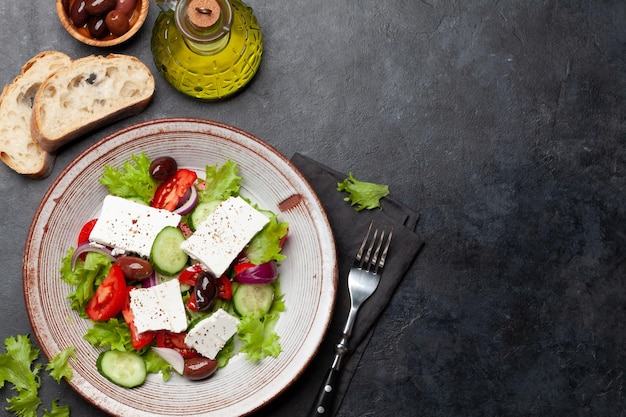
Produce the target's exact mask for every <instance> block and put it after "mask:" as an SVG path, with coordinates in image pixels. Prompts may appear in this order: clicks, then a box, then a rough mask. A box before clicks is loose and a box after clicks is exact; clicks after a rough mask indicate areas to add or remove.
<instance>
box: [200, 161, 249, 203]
mask: <svg viewBox="0 0 626 417" xmlns="http://www.w3.org/2000/svg"><path fill="white" fill-rule="evenodd" d="M205 171H206V178H205V185H204V189H203V190H199V191H198V198H199V200H200V202H202V203H208V202H211V201H224V200H227V199H228V197H231V196H236V195H238V194H239V188H240V183H241V180H242V177H240V176H239V175H238V174H239V168H238V167H237V164H236V163H235V162H233V161H231V160H230V159H229V160H227V161H226V162H225V163H224V165H222V166H221V167H218V165H217V164H216V165H213V166H210V165H207V166H206V169H205Z"/></svg>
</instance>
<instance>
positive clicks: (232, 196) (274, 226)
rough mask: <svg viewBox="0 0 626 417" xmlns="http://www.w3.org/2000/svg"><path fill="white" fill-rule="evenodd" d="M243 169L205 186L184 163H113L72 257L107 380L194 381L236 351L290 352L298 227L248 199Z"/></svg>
mask: <svg viewBox="0 0 626 417" xmlns="http://www.w3.org/2000/svg"><path fill="white" fill-rule="evenodd" d="M241 181H242V177H241V176H239V169H238V167H237V164H236V163H235V162H233V161H231V160H227V161H225V162H224V164H223V165H221V166H219V165H215V166H209V165H207V166H206V168H205V172H204V178H202V176H198V174H197V173H196V171H193V170H190V169H186V168H180V167H178V163H177V161H176V160H175V159H173V158H172V157H169V156H163V157H159V158H155V159H154V160H150V159H149V158H148V156H147V155H145V154H144V153H142V154H139V155H133V156H132V157H131V159H130V160H128V161H126V162H125V163H124V164H123V165H122V166H121V167H119V168H117V167H113V166H106V167H105V169H104V172H103V174H102V176H101V179H100V182H101V183H102V185H103V186H105V187H106V188H107V189H108V195H107V196H106V197H105V198H104V201H103V202H102V208H101V210H100V213H99V214H98V216H97V218H94V219H86V222H85V224H84V226H83V227H82V229H81V230H80V232H79V233H78V236H77V238H76V246H71V247H70V248H69V249H68V251H67V253H66V255H65V257H64V258H63V260H62V266H61V269H60V272H61V279H62V280H63V281H65V282H66V283H67V284H69V285H70V287H71V292H70V294H69V295H68V300H69V303H70V306H71V308H72V309H73V310H75V311H77V312H78V314H79V316H80V317H82V318H85V319H89V320H91V322H92V325H91V326H90V327H88V329H87V332H86V334H85V335H84V339H85V340H87V341H88V342H90V343H91V344H92V345H93V346H95V347H97V348H101V353H100V355H99V357H98V359H97V364H96V365H97V368H98V371H99V372H100V373H101V374H102V375H103V376H104V377H106V378H107V379H109V380H110V381H112V382H113V383H115V384H118V385H120V386H123V387H127V388H133V387H136V386H139V385H141V384H142V383H143V382H144V381H145V379H146V376H147V374H148V373H161V374H162V376H163V380H167V379H169V378H170V377H171V375H172V372H175V373H177V374H180V375H182V376H184V377H186V378H188V379H190V380H201V379H205V378H208V377H210V376H211V375H213V374H214V373H215V372H216V370H218V369H219V368H222V367H224V366H226V365H227V364H228V361H229V360H230V359H231V358H232V357H233V356H234V355H236V354H238V353H241V354H244V355H245V357H246V359H248V360H251V361H259V360H262V359H264V358H266V357H268V356H270V357H276V356H278V355H279V354H280V352H281V346H280V342H279V339H280V337H279V336H278V334H276V332H275V331H274V326H275V324H276V322H277V320H278V318H279V316H280V314H281V312H282V311H284V309H285V306H284V302H283V294H282V293H281V291H280V279H279V264H280V262H281V261H282V260H283V259H284V255H283V254H282V253H281V250H282V248H283V245H284V242H285V240H286V238H287V234H288V229H289V227H288V224H287V223H286V222H281V221H279V220H278V217H277V215H276V214H275V213H273V212H271V211H268V210H264V209H262V208H260V207H258V205H257V204H255V203H254V202H251V201H249V199H247V198H244V197H243V196H241V195H240V194H239V192H240V183H241Z"/></svg>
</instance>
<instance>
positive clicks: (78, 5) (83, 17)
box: [70, 0, 89, 28]
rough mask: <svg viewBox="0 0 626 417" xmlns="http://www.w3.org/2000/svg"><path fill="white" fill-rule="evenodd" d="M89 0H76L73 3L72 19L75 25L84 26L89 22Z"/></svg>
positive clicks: (71, 9)
mask: <svg viewBox="0 0 626 417" xmlns="http://www.w3.org/2000/svg"><path fill="white" fill-rule="evenodd" d="M86 3H87V0H76V1H74V3H72V7H71V8H70V19H71V20H72V23H73V24H74V26H76V27H79V28H82V27H83V26H85V23H87V19H88V18H89V15H88V14H87V9H86V8H85V5H86Z"/></svg>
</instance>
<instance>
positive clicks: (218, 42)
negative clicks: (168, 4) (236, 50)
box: [174, 0, 233, 54]
mask: <svg viewBox="0 0 626 417" xmlns="http://www.w3.org/2000/svg"><path fill="white" fill-rule="evenodd" d="M174 20H175V22H176V27H177V28H178V30H179V31H180V33H181V34H182V36H183V37H184V39H185V42H186V43H187V45H188V46H189V48H191V49H192V50H193V51H194V52H196V53H200V54H210V53H215V52H218V51H220V50H221V49H223V48H224V47H225V46H226V44H227V43H228V40H229V38H230V30H231V26H232V22H233V7H232V5H231V3H230V0H179V2H178V4H177V6H176V9H175V11H174Z"/></svg>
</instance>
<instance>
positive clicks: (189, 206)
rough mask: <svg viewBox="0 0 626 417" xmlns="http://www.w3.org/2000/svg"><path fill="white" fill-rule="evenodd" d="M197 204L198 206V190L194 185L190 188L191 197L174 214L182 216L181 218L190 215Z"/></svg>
mask: <svg viewBox="0 0 626 417" xmlns="http://www.w3.org/2000/svg"><path fill="white" fill-rule="evenodd" d="M181 201H182V200H181ZM196 204H198V190H196V187H195V186H193V185H192V186H191V187H189V197H188V198H187V199H186V200H185V202H184V203H182V204H181V205H180V206H178V207H177V208H176V209H175V210H174V213H176V214H180V215H181V216H183V215H185V214H189V213H190V212H191V210H193V208H194V207H195V206H196Z"/></svg>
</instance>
